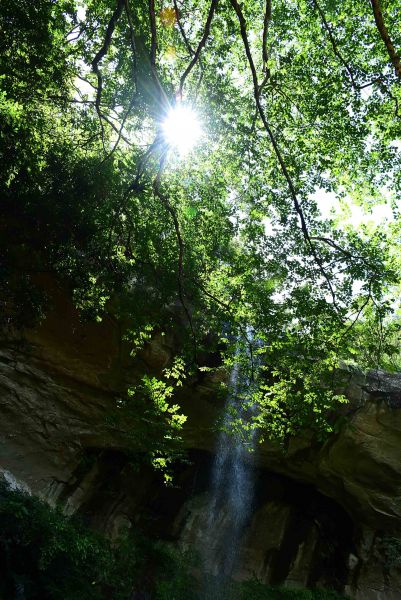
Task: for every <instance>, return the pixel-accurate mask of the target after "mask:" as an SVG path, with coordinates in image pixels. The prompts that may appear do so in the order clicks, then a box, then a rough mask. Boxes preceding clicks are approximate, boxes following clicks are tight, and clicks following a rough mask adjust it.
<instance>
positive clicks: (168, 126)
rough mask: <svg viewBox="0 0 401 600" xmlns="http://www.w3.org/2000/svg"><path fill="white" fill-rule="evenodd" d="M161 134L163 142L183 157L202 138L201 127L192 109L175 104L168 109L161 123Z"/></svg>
mask: <svg viewBox="0 0 401 600" xmlns="http://www.w3.org/2000/svg"><path fill="white" fill-rule="evenodd" d="M162 133H163V138H164V140H165V142H166V143H167V144H168V145H169V146H170V147H171V148H175V149H176V150H177V152H178V153H179V154H180V155H181V156H183V155H185V154H188V152H190V151H191V150H192V148H193V147H194V146H195V145H196V144H197V142H198V141H199V139H200V138H201V137H202V126H201V124H200V122H199V119H198V117H197V114H196V112H195V111H194V110H193V109H192V108H190V107H189V106H184V105H180V104H177V105H176V106H174V107H173V108H171V109H170V111H169V112H168V114H167V116H166V118H165V120H164V121H163V123H162Z"/></svg>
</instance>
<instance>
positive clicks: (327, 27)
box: [313, 0, 359, 89]
mask: <svg viewBox="0 0 401 600" xmlns="http://www.w3.org/2000/svg"><path fill="white" fill-rule="evenodd" d="M313 4H314V5H315V6H316V8H317V11H318V13H319V15H320V18H321V20H322V23H323V27H324V28H325V30H326V31H327V34H328V36H329V39H330V42H331V45H332V47H333V52H334V54H335V55H336V57H337V58H338V60H339V61H340V62H341V64H342V65H343V66H344V67H345V70H346V71H347V73H348V75H349V78H350V80H351V84H352V87H353V88H355V89H359V86H358V85H357V83H356V81H355V78H354V74H353V72H352V69H351V67H350V66H349V65H348V63H347V61H346V60H345V58H344V57H343V55H342V54H341V52H340V50H339V48H338V45H337V42H336V39H335V37H334V35H333V32H332V31H331V27H330V25H329V23H328V21H327V19H326V17H325V14H324V12H323V10H322V9H321V7H320V4H319V3H318V1H317V0H313Z"/></svg>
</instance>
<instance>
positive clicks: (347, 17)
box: [0, 0, 401, 438]
mask: <svg viewBox="0 0 401 600" xmlns="http://www.w3.org/2000/svg"><path fill="white" fill-rule="evenodd" d="M400 10H401V3H400V1H399V0H382V3H381V5H380V3H379V2H378V0H371V2H367V1H365V0H364V1H362V0H357V1H355V0H344V1H343V2H333V1H332V0H272V1H270V0H267V1H266V2H262V0H244V1H243V2H242V3H239V2H237V0H221V1H219V2H218V1H217V0H211V1H209V0H207V1H206V0H182V1H179V0H171V2H170V1H166V0H157V1H155V0H149V1H147V0H139V1H138V2H132V1H130V0H96V1H95V0H87V1H85V2H84V1H82V2H81V1H78V0H53V1H52V0H37V1H35V2H30V1H29V0H21V1H20V2H18V4H16V3H14V2H11V1H10V0H5V1H3V2H2V3H1V7H0V40H1V42H0V45H1V52H0V110H1V122H0V123H1V130H0V156H1V172H0V187H1V202H2V221H1V224H0V232H1V240H2V241H1V249H0V252H1V263H0V290H1V302H2V307H3V309H4V310H3V323H4V324H5V325H8V326H10V325H13V324H23V325H26V324H28V325H29V324H31V323H32V322H33V319H34V318H35V316H41V315H42V314H43V313H44V311H45V310H46V298H45V297H44V293H43V288H42V287H41V282H42V280H43V276H44V274H51V275H52V276H53V275H55V276H57V277H62V278H63V279H64V280H68V281H69V285H70V286H71V290H72V293H73V295H74V298H75V302H76V304H77V306H78V307H79V308H80V310H81V311H82V314H87V315H89V316H91V317H92V318H98V319H101V318H102V316H103V315H104V312H105V311H111V310H112V311H113V314H114V316H116V318H118V319H120V320H121V322H123V323H127V322H129V331H128V332H127V338H128V339H129V340H130V342H131V343H132V344H133V348H134V349H137V348H138V347H139V346H140V345H141V342H146V340H147V338H148V337H149V336H151V335H152V333H153V332H155V331H158V332H168V331H169V330H171V329H172V328H174V327H175V329H176V330H177V322H179V323H180V324H181V325H182V327H181V326H180V334H181V338H182V339H181V347H182V353H183V356H184V359H185V364H186V369H187V370H191V369H192V370H196V369H197V368H198V367H199V366H202V356H203V355H204V350H205V349H208V350H210V349H211V345H212V346H213V345H214V347H215V348H218V349H219V351H221V352H222V355H223V359H224V360H227V364H230V361H231V362H232V360H233V357H234V356H235V357H236V358H235V359H236V360H237V361H241V360H242V361H243V362H244V364H245V363H247V364H248V366H247V367H246V366H245V367H244V368H245V369H247V370H248V372H249V376H250V377H253V378H259V380H260V381H261V385H260V386H259V387H258V392H257V394H256V396H255V398H256V399H257V401H258V402H259V405H260V410H259V412H258V413H257V416H256V417H255V425H256V426H257V427H258V428H260V430H261V432H263V435H266V434H267V435H275V436H278V437H279V438H285V437H286V436H287V435H289V434H292V433H294V432H296V431H298V430H299V429H300V428H302V427H305V426H306V427H312V428H313V427H315V428H317V429H318V430H319V431H321V430H327V429H330V427H331V425H329V423H328V421H327V415H328V414H329V413H330V409H332V408H333V407H334V406H335V405H336V404H337V403H338V402H341V401H342V398H341V396H337V395H336V394H334V393H333V392H330V391H329V387H331V388H333V385H332V384H333V377H334V376H335V372H336V368H337V367H338V364H339V361H340V360H343V359H344V360H348V361H354V362H359V363H361V364H362V366H364V367H380V366H385V367H387V368H388V367H392V368H398V365H399V361H398V362H397V358H396V357H395V354H396V353H397V350H398V343H399V327H400V323H399V319H398V312H397V311H398V304H397V301H396V299H397V295H398V290H399V268H400V259H399V255H398V253H397V244H398V242H399V240H400V235H401V230H400V224H399V220H398V213H399V204H397V198H398V197H399V193H400V187H401V169H400V153H399V149H400V146H399V141H397V140H398V136H399V133H400V123H401V121H400V115H401V113H400V110H401V109H400V107H399V104H400V102H401V91H400V90H401V87H400V78H401V75H400V58H399V57H400V52H401V30H400V28H399V26H398V24H399V18H400ZM177 105H178V106H180V105H181V106H182V105H184V106H191V107H192V108H193V109H194V110H196V111H197V113H198V116H199V119H200V121H201V122H202V127H203V132H204V133H203V137H202V139H201V141H200V143H199V144H198V145H197V146H196V147H195V149H194V150H193V151H192V152H190V153H189V154H187V155H185V156H181V155H179V154H178V153H177V152H176V151H175V150H174V148H170V147H169V146H168V144H167V143H166V141H165V139H164V138H163V135H162V123H163V121H164V119H165V118H166V115H167V114H168V112H169V110H170V109H171V107H174V106H177ZM384 206H387V209H388V211H387V214H388V217H389V218H388V219H387V221H382V222H380V223H379V224H378V225H377V224H376V225H375V223H374V222H370V223H367V222H366V220H368V219H366V218H365V223H363V222H362V223H358V224H357V225H355V219H354V220H353V218H354V217H355V211H356V213H357V214H359V213H360V212H363V211H364V212H365V213H366V214H368V215H369V211H373V213H372V214H374V215H376V216H377V215H378V214H379V212H380V211H378V209H377V207H384ZM330 207H332V211H331V212H330ZM352 207H354V208H352ZM355 207H357V208H355ZM358 211H359V213H358ZM375 211H376V212H375ZM391 215H392V216H391ZM353 223H354V224H353ZM211 340H212V341H211ZM233 340H234V341H233ZM241 357H242V359H241ZM149 385H150V386H151V384H149V381H148V383H147V386H148V387H147V388H146V382H145V384H144V386H143V387H144V388H146V389H145V392H146V394H147V395H148V396H149V394H150V395H152V394H153V396H154V394H155V390H154V388H153V389H150V388H149ZM152 385H156V384H155V383H153V384H152ZM166 385H167V384H166ZM146 394H145V395H146ZM156 396H157V398H158V401H160V394H159V395H158V394H156ZM143 397H145V396H144V395H143ZM162 400H165V396H163V398H162ZM166 411H168V408H166V409H165V410H164V411H163V408H161V410H160V412H164V413H166ZM255 414H256V413H255ZM177 420H178V421H179V419H177ZM169 424H170V425H171V419H170V421H169ZM172 425H173V429H174V422H173V423H172Z"/></svg>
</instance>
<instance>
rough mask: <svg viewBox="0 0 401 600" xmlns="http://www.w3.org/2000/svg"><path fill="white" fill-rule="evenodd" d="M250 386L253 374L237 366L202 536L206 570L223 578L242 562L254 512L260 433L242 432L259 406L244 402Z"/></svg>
mask: <svg viewBox="0 0 401 600" xmlns="http://www.w3.org/2000/svg"><path fill="white" fill-rule="evenodd" d="M250 389H251V382H250V380H249V378H247V377H245V376H244V375H243V373H242V372H241V368H240V367H239V365H238V363H237V364H235V365H234V367H233V369H232V372H231V375H230V381H229V391H228V394H227V397H226V403H225V408H224V414H223V418H222V424H221V425H222V426H221V429H220V433H219V436H218V440H217V447H216V455H215V459H214V464H213V467H212V476H211V498H210V502H209V507H208V520H207V526H206V531H205V533H204V536H203V539H204V551H203V555H204V557H203V562H204V567H205V570H206V571H207V572H208V573H210V574H211V575H215V576H218V577H222V578H224V577H230V576H231V575H232V574H233V572H234V570H235V568H236V567H237V566H238V558H239V549H240V544H241V538H242V537H243V533H244V529H245V526H246V524H247V520H248V518H249V516H250V514H251V510H252V502H253V493H254V472H253V466H252V454H251V452H250V451H252V450H254V446H255V442H256V439H255V438H256V436H255V430H251V431H250V432H248V433H247V436H244V435H243V433H244V430H243V429H242V426H243V425H245V424H246V423H247V421H249V418H250V417H251V416H252V413H253V412H254V410H255V409H254V407H253V406H249V402H248V401H245V402H244V397H245V398H247V400H249V397H250V396H249V391H250ZM241 429H242V431H241ZM233 430H234V432H233ZM244 438H245V439H244Z"/></svg>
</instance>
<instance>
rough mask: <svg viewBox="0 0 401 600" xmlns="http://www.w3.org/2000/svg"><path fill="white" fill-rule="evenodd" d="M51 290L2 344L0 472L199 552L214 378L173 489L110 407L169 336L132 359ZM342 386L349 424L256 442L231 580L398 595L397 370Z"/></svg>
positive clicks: (400, 438) (109, 332)
mask: <svg viewBox="0 0 401 600" xmlns="http://www.w3.org/2000/svg"><path fill="white" fill-rule="evenodd" d="M55 298H56V300H55V303H54V304H55V309H54V313H53V314H52V315H50V316H49V318H48V319H47V320H46V321H45V322H44V323H43V324H42V325H41V326H40V327H38V328H37V329H36V330H35V331H31V332H28V333H27V334H25V335H24V339H17V338H14V339H12V340H10V339H9V338H8V339H4V340H3V342H2V343H1V346H0V411H1V421H0V469H1V470H2V471H3V472H4V473H5V474H6V477H7V478H8V479H9V481H10V482H11V483H12V484H13V485H20V486H23V487H25V488H26V489H29V490H31V492H32V493H34V494H38V495H40V496H41V497H43V498H45V499H46V500H47V501H48V502H50V503H51V504H54V503H56V502H61V503H63V505H64V506H65V510H66V512H68V513H73V512H75V511H81V512H82V513H83V514H85V515H87V516H88V519H90V521H91V522H92V523H93V525H94V526H96V527H99V528H100V529H103V530H104V531H106V532H107V533H108V535H110V536H111V537H117V536H118V533H119V531H121V530H122V529H123V528H127V527H134V526H137V525H140V526H141V527H144V528H145V529H146V531H148V532H150V533H151V534H152V535H156V536H159V537H163V538H165V539H169V540H175V541H179V543H181V545H183V546H184V547H188V548H189V547H191V548H194V549H195V550H196V549H198V550H199V548H201V547H202V540H201V539H200V538H201V537H202V535H201V532H202V523H204V520H205V518H206V515H205V510H206V506H207V494H208V481H209V480H208V477H209V475H208V473H209V469H210V463H211V460H212V454H213V450H214V444H215V432H214V423H215V420H216V418H217V416H218V415H219V412H220V411H221V408H222V402H221V401H219V400H217V399H216V394H215V388H216V385H215V384H216V379H218V377H219V374H217V375H215V376H214V377H215V380H212V379H210V378H207V377H206V378H204V379H203V380H199V381H193V382H190V383H188V385H187V386H186V387H185V388H184V389H183V390H182V392H181V393H180V398H179V400H180V402H181V403H182V405H183V409H184V412H186V414H188V423H187V427H186V429H185V432H184V435H185V443H186V445H187V447H188V449H190V451H191V453H190V456H191V457H192V464H190V465H185V466H181V467H179V468H178V470H177V487H175V488H170V489H169V488H166V487H164V486H163V484H162V482H161V481H160V478H159V477H158V475H157V474H155V473H154V472H153V471H152V470H151V469H149V468H146V467H143V466H141V467H135V465H134V466H133V464H132V458H130V459H128V458H127V457H126V455H125V450H126V448H125V445H124V444H125V442H124V438H123V437H122V436H120V435H119V432H118V431H116V430H113V429H111V428H110V427H108V425H107V419H106V415H107V413H108V411H109V410H110V407H113V406H114V405H115V402H116V399H117V398H118V397H119V395H121V394H122V393H124V389H125V387H126V385H127V384H128V383H129V382H130V381H135V380H136V379H137V378H138V376H139V375H140V374H141V373H143V372H150V373H157V372H160V369H161V368H163V367H164V366H166V364H168V361H169V360H170V358H171V356H172V354H173V350H174V341H173V340H166V339H165V338H162V337H157V336H156V337H155V339H154V340H153V341H152V343H151V344H149V345H148V346H147V347H146V349H145V351H144V352H142V353H141V355H140V356H138V357H135V359H131V358H130V357H129V355H128V353H127V352H126V350H125V349H124V346H123V345H122V344H121V341H120V340H121V335H120V332H119V330H118V326H117V324H115V323H113V322H112V321H110V322H105V323H102V324H86V325H82V324H81V323H80V322H79V319H78V316H77V314H76V313H75V311H74V310H73V308H72V307H71V305H70V304H69V303H68V302H66V301H64V297H63V294H62V293H61V292H60V293H59V294H58V293H57V291H56V292H55ZM345 392H346V394H347V396H348V397H349V398H350V405H349V407H348V409H349V410H348V414H347V415H346V417H345V420H344V425H343V427H342V429H341V431H340V432H339V433H338V434H336V435H335V436H333V437H332V438H331V439H329V440H328V441H326V442H325V443H324V444H320V445H318V444H316V443H315V442H312V441H309V440H307V439H302V440H294V441H293V442H291V444H290V446H289V448H288V449H287V451H286V453H283V452H282V451H281V450H279V449H278V448H277V447H274V446H273V445H271V444H270V445H269V444H265V445H263V446H262V447H261V448H260V451H259V453H258V456H257V490H258V491H257V493H256V496H255V498H256V499H255V505H254V506H253V507H252V511H251V514H250V516H249V522H248V524H247V527H246V530H245V531H244V534H243V539H242V542H241V545H240V548H239V550H238V552H239V561H238V565H239V566H238V572H237V573H236V576H237V577H239V578H241V577H247V576H250V575H252V574H256V575H257V576H258V577H259V578H260V579H261V580H263V581H266V582H270V583H285V584H286V585H292V586H294V585H295V586H297V585H298V586H302V585H330V586H334V587H337V588H338V589H342V590H345V591H346V592H347V593H348V594H350V595H351V596H352V597H355V598H356V599H357V600H362V599H363V600H384V599H386V600H391V599H393V598H394V599H395V598H397V599H398V598H400V597H401V576H400V571H399V565H400V564H401V556H400V557H399V558H398V560H397V556H395V557H394V552H392V548H393V549H394V548H396V547H397V544H396V543H394V540H396V539H398V538H401V410H400V408H401V376H400V375H389V374H385V373H381V372H372V373H369V374H368V375H367V376H363V375H362V374H360V373H358V372H355V373H349V377H348V379H347V382H346V385H345ZM222 519H223V520H224V507H223V508H222ZM392 544H393V546H392ZM222 551H224V549H223V550H222Z"/></svg>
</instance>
